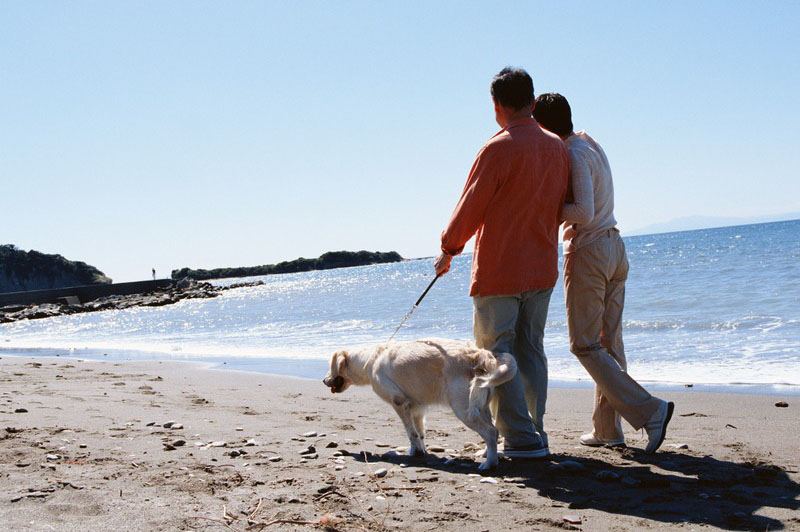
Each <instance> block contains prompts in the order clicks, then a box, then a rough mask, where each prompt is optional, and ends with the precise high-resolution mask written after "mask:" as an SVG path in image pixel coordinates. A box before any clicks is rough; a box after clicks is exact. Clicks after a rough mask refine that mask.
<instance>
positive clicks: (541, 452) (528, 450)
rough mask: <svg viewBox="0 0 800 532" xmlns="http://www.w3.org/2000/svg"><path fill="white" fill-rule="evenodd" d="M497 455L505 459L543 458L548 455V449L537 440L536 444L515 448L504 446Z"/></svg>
mask: <svg viewBox="0 0 800 532" xmlns="http://www.w3.org/2000/svg"><path fill="white" fill-rule="evenodd" d="M499 454H500V456H505V457H507V458H544V457H545V456H547V455H549V454H550V449H549V448H548V447H547V446H546V445H545V444H544V443H543V442H542V441H541V440H539V441H538V442H536V443H531V444H528V445H519V446H516V447H511V446H509V445H506V446H505V447H504V448H503V451H502V452H500V453H499Z"/></svg>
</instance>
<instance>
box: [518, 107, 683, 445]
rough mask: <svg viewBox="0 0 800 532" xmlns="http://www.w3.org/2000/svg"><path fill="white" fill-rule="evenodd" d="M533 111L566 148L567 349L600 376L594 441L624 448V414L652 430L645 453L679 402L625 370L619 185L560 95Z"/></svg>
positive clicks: (587, 441) (590, 439) (587, 438)
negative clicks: (616, 190) (616, 192)
mask: <svg viewBox="0 0 800 532" xmlns="http://www.w3.org/2000/svg"><path fill="white" fill-rule="evenodd" d="M533 116H534V117H535V118H536V121H537V122H539V125H541V126H542V127H543V128H545V129H548V130H550V131H552V132H553V133H555V134H556V135H558V136H559V137H561V138H562V139H563V140H564V142H565V143H566V145H567V149H568V150H569V160H570V184H571V188H572V198H571V201H569V202H568V203H566V204H565V205H564V214H563V217H564V219H565V223H564V290H565V292H566V306H567V326H568V328H569V342H570V351H572V353H573V354H574V355H575V356H576V357H577V358H578V360H579V361H580V362H581V364H582V365H583V367H584V368H586V371H588V372H589V375H591V377H592V379H594V382H595V401H594V413H593V414H592V425H593V430H592V432H591V433H589V434H584V435H583V436H581V437H580V443H581V444H583V445H587V446H590V447H600V446H603V445H606V446H625V436H624V435H623V432H622V423H621V422H620V415H621V416H622V417H624V418H625V420H626V421H627V422H628V423H630V424H631V425H632V426H633V428H635V429H637V430H638V429H640V428H642V427H644V428H645V430H646V431H647V437H648V443H647V447H646V449H645V450H646V451H647V452H651V453H652V452H655V451H656V449H658V448H659V447H660V446H661V443H662V442H663V441H664V436H665V435H666V431H667V424H668V423H669V421H670V419H671V418H672V411H673V409H674V405H673V404H672V403H667V402H666V401H662V400H661V399H658V398H656V397H653V396H652V395H650V394H649V393H648V392H647V390H645V389H644V388H642V386H640V385H639V383H637V382H636V381H635V380H633V378H632V377H631V376H630V375H628V374H627V373H626V363H625V351H624V349H623V345H622V307H623V306H624V303H625V280H626V279H627V278H628V258H627V256H626V253H625V244H624V242H623V241H622V237H620V235H619V231H618V230H617V228H616V227H615V226H616V224H617V222H616V220H615V219H614V184H613V182H612V180H611V167H610V166H609V164H608V159H607V158H606V154H605V152H603V148H601V147H600V145H599V144H598V143H597V142H595V140H594V139H593V138H592V137H590V136H589V135H588V134H587V133H586V132H585V131H578V132H577V133H575V132H574V131H573V126H572V111H571V110H570V106H569V103H568V102H567V100H566V98H564V97H563V96H561V95H560V94H555V93H551V94H542V95H540V96H539V97H538V98H537V99H536V105H535V107H534V109H533Z"/></svg>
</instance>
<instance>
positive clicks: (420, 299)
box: [389, 274, 441, 342]
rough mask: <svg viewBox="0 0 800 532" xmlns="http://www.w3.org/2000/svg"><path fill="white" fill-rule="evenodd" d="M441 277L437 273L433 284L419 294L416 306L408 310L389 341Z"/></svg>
mask: <svg viewBox="0 0 800 532" xmlns="http://www.w3.org/2000/svg"><path fill="white" fill-rule="evenodd" d="M439 277H441V275H439V274H437V275H436V277H434V278H433V281H431V284H429V285H428V288H426V289H425V291H424V292H422V295H421V296H419V299H417V302H416V303H414V306H413V307H411V310H409V311H408V314H406V315H405V316H404V317H403V321H401V322H400V325H398V326H397V329H395V330H394V332H393V333H392V335H391V336H390V337H389V341H390V342H391V341H392V338H394V335H395V334H397V331H399V330H400V327H402V326H403V324H404V323H405V322H406V321H407V320H408V318H410V317H411V315H412V314H413V313H414V311H415V310H416V309H417V307H418V306H419V304H420V303H421V302H422V300H423V298H424V297H425V295H426V294H427V293H428V290H430V289H431V287H432V286H433V283H435V282H436V279H438V278H439Z"/></svg>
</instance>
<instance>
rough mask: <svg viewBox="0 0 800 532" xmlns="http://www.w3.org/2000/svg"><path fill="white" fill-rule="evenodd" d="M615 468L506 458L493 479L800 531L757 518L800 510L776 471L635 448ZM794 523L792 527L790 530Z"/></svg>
mask: <svg viewBox="0 0 800 532" xmlns="http://www.w3.org/2000/svg"><path fill="white" fill-rule="evenodd" d="M348 454H349V455H350V456H351V457H352V458H353V459H355V460H357V461H359V462H362V463H363V462H365V461H368V462H370V463H375V462H384V463H390V464H395V465H399V464H407V465H408V467H409V468H413V467H414V466H418V467H425V468H429V469H437V470H440V471H447V472H450V473H463V474H464V475H466V474H467V473H475V472H477V467H476V465H477V463H476V462H474V461H473V460H471V459H468V458H460V459H449V460H446V459H444V458H440V457H438V456H434V455H428V456H426V457H422V458H410V457H408V456H406V455H400V454H397V453H394V452H388V453H385V454H383V455H377V454H371V453H360V454H357V453H348ZM615 454H618V455H619V456H618V457H616V459H615V460H613V461H614V462H618V464H616V465H615V464H611V463H609V462H607V461H603V460H598V459H595V458H586V457H583V456H581V457H576V456H570V455H569V454H565V453H564V454H552V455H550V456H549V457H547V458H543V459H537V460H514V461H509V460H501V462H500V466H499V467H498V469H496V470H495V471H492V472H491V473H490V474H491V476H493V477H504V479H505V480H506V481H511V482H513V483H515V484H517V485H520V486H521V485H525V486H526V487H527V488H529V489H535V490H536V491H537V493H538V495H540V496H542V497H548V498H550V499H551V500H553V501H558V502H560V503H562V504H564V505H565V506H567V507H569V508H573V509H589V508H591V509H595V510H600V511H603V512H608V513H612V514H620V515H629V516H635V517H640V518H644V519H649V520H653V521H660V522H664V523H694V524H706V525H712V526H716V527H719V528H722V529H727V530H759V531H766V530H786V529H794V527H800V516H798V517H797V518H790V520H789V522H788V523H787V522H781V521H778V520H776V519H773V518H770V517H765V516H762V515H758V514H757V512H758V511H759V510H760V509H762V508H767V507H773V508H784V509H788V510H798V509H799V508H800V501H799V500H798V499H797V496H798V495H800V484H798V483H797V482H795V481H793V480H792V479H791V478H790V477H789V475H788V473H796V471H786V470H783V469H781V468H779V467H777V466H774V465H771V464H768V463H765V462H759V463H734V462H726V461H722V460H717V459H715V458H713V457H711V456H691V455H688V454H681V453H676V452H670V451H661V452H659V453H657V454H655V455H648V454H645V453H643V452H641V451H638V450H634V449H626V450H621V451H617V452H615ZM787 524H788V528H787Z"/></svg>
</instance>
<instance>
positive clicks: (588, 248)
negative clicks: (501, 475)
mask: <svg viewBox="0 0 800 532" xmlns="http://www.w3.org/2000/svg"><path fill="white" fill-rule="evenodd" d="M627 278H628V257H627V256H626V253H625V243H624V242H623V241H622V238H621V237H620V236H619V232H618V231H617V230H616V229H609V230H608V231H606V232H605V233H603V234H602V235H601V236H600V237H599V238H597V240H594V241H593V242H590V243H589V244H586V245H585V246H583V247H580V248H578V249H577V250H576V251H573V252H571V253H567V254H566V255H565V256H564V290H565V292H566V303H567V325H568V327H569V341H570V351H572V353H573V354H574V355H575V356H576V357H577V358H578V360H579V361H580V363H581V364H582V365H583V367H584V368H586V371H587V372H589V375H591V377H592V379H594V382H595V401H594V413H593V414H592V424H593V427H594V435H595V436H596V437H597V438H600V439H601V440H607V441H609V440H621V439H623V432H622V424H621V423H620V415H621V416H622V417H623V418H624V419H625V420H626V421H627V422H628V423H630V424H631V425H632V426H633V428H635V429H639V428H641V427H642V426H644V424H645V423H646V422H647V421H648V420H649V419H650V417H652V415H653V414H654V413H655V411H656V409H657V408H658V406H659V405H660V404H661V400H660V399H657V398H655V397H653V396H651V395H650V394H649V393H648V392H647V390H645V389H644V388H642V386H641V385H639V383H637V382H636V381H635V380H633V378H632V377H631V376H630V375H628V374H627V372H626V370H627V366H626V363H625V349H624V347H623V344H622V308H623V306H624V304H625V280H626V279H627Z"/></svg>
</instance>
